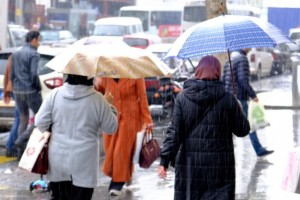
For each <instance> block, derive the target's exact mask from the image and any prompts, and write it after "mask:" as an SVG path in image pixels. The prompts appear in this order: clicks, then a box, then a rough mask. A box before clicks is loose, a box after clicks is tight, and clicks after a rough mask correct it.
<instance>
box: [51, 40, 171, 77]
mask: <svg viewBox="0 0 300 200" xmlns="http://www.w3.org/2000/svg"><path fill="white" fill-rule="evenodd" d="M46 67H49V68H51V69H54V70H55V71H58V72H61V73H65V74H75V75H81V76H87V77H95V76H103V77H111V78H144V77H151V76H169V75H171V74H172V73H173V72H174V70H172V69H170V68H169V67H168V66H167V65H166V64H165V63H164V62H162V61H161V60H160V59H159V58H157V57H156V56H155V55H154V54H152V53H151V52H149V51H147V50H143V49H137V48H133V47H129V46H128V45H126V44H124V45H121V44H113V43H102V44H101V43H100V44H91V45H75V46H71V47H69V48H67V49H66V50H64V51H63V52H62V53H61V54H59V55H57V56H56V57H54V58H53V59H52V60H51V61H49V62H48V63H47V64H46Z"/></svg>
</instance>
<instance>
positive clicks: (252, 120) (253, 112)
mask: <svg viewBox="0 0 300 200" xmlns="http://www.w3.org/2000/svg"><path fill="white" fill-rule="evenodd" d="M248 119H249V124H250V128H251V131H256V130H258V129H262V128H265V127H266V126H270V123H269V121H268V119H267V117H266V111H265V107H264V105H263V104H262V103H260V102H254V101H250V102H249V107H248Z"/></svg>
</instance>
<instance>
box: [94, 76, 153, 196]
mask: <svg viewBox="0 0 300 200" xmlns="http://www.w3.org/2000/svg"><path fill="white" fill-rule="evenodd" d="M95 87H96V88H97V89H98V91H100V92H102V93H104V92H105V93H111V94H112V96H113V97H114V99H115V101H114V105H115V107H116V108H117V110H118V122H119V127H118V130H117V132H116V133H115V134H114V135H107V134H104V136H103V139H104V151H105V160H104V163H103V169H102V170H103V172H104V174H105V175H106V176H109V177H111V182H110V185H109V194H110V196H112V197H113V196H120V195H122V188H123V186H124V184H125V183H128V182H130V181H131V177H132V174H133V171H134V166H133V163H132V159H133V158H132V157H133V155H134V150H135V142H136V135H137V133H138V132H139V131H141V130H142V129H146V127H148V128H152V118H151V114H150V111H149V106H148V101H147V95H146V88H145V87H146V86H145V80H144V79H143V78H141V79H112V78H103V79H98V80H97V81H96V83H95Z"/></svg>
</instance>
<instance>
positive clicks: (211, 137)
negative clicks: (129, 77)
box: [161, 80, 250, 200]
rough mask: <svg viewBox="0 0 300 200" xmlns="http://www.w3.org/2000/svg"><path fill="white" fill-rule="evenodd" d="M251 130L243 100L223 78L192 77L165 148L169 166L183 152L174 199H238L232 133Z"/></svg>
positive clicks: (177, 104)
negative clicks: (238, 98)
mask: <svg viewBox="0 0 300 200" xmlns="http://www.w3.org/2000/svg"><path fill="white" fill-rule="evenodd" d="M206 110H207V111H206ZM203 115H204V116H203ZM249 130H250V127H249V123H248V121H247V118H246V116H245V115H244V113H243V111H242V109H241V107H240V105H239V103H238V101H237V99H236V98H235V97H234V95H233V94H231V93H229V92H226V91H225V88H224V86H223V83H222V82H221V81H202V80H188V81H186V82H185V84H184V90H183V92H181V93H179V94H178V96H177V98H176V102H175V108H174V115H173V119H172V122H171V124H170V126H169V127H168V129H167V137H166V139H165V141H164V143H163V147H162V149H161V165H163V166H165V167H168V165H169V163H170V161H171V160H172V156H173V155H176V154H177V156H176V162H175V194H174V199H176V200H200V199H201V200H206V199H215V200H225V199H226V200H232V199H234V193H235V159H234V149H233V140H232V133H234V134H235V135H236V136H238V137H243V136H246V135H247V134H248V133H249ZM178 147H179V150H178ZM177 151H178V153H177Z"/></svg>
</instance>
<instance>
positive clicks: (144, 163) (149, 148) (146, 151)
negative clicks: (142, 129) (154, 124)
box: [139, 129, 160, 169]
mask: <svg viewBox="0 0 300 200" xmlns="http://www.w3.org/2000/svg"><path fill="white" fill-rule="evenodd" d="M148 131H150V130H148V129H147V131H146V134H145V135H144V139H143V146H142V149H141V153H140V158H139V165H140V167H141V168H146V169H147V168H149V167H150V166H151V165H152V163H153V162H154V161H155V160H156V159H157V158H158V157H159V154H160V147H159V144H158V142H157V140H155V139H153V134H152V131H150V132H148Z"/></svg>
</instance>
